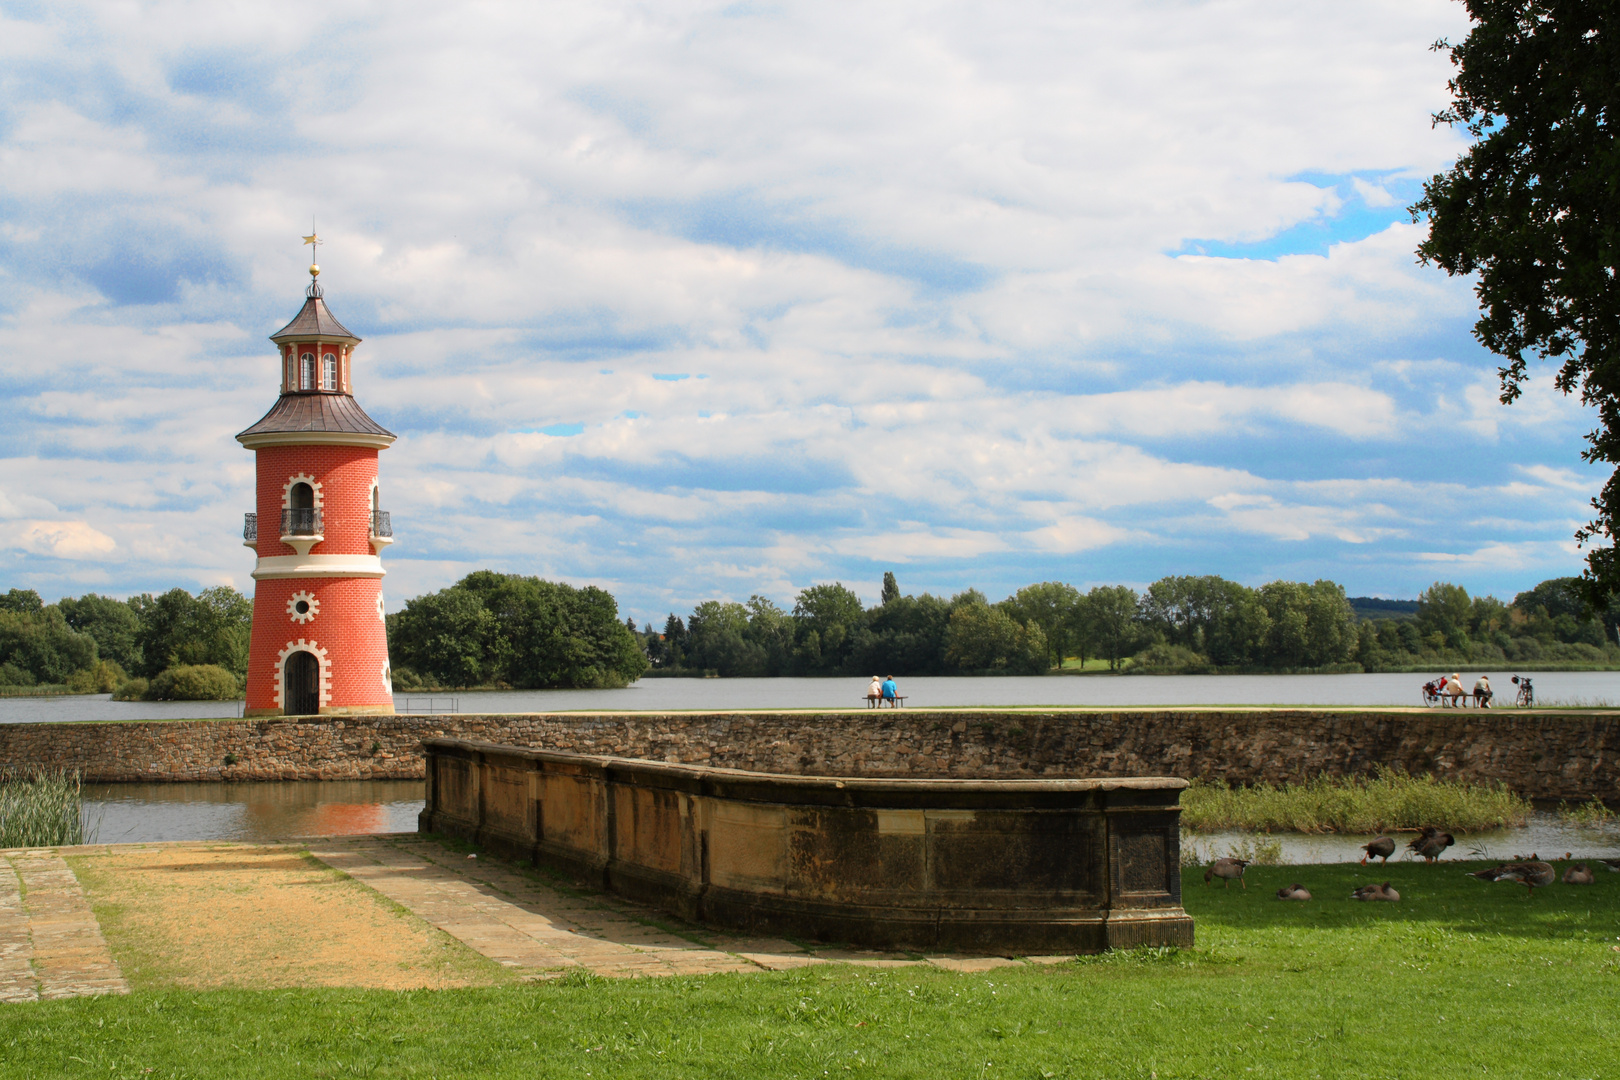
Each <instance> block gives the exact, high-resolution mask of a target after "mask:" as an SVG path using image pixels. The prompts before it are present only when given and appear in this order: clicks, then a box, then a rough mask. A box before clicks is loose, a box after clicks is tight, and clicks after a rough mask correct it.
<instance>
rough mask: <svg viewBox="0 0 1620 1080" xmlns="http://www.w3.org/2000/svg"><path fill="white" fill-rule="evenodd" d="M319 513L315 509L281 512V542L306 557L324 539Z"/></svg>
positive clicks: (304, 508)
mask: <svg viewBox="0 0 1620 1080" xmlns="http://www.w3.org/2000/svg"><path fill="white" fill-rule="evenodd" d="M323 529H324V525H323V524H322V521H321V512H320V510H319V508H316V507H299V508H297V509H292V510H283V511H282V512H281V542H282V543H283V544H286V545H287V546H288V547H290V548H292V549H293V550H294V551H296V552H298V554H300V555H308V554H309V549H310V548H312V547H314V546H315V545H316V544H318V543H320V542H321V541H322V540H325V539H326V536H325V535H324V532H323Z"/></svg>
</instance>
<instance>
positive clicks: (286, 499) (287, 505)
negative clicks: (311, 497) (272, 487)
mask: <svg viewBox="0 0 1620 1080" xmlns="http://www.w3.org/2000/svg"><path fill="white" fill-rule="evenodd" d="M294 484H308V485H309V488H310V490H311V491H313V492H314V493H315V509H317V510H320V509H322V508H323V507H322V503H321V482H320V481H319V480H317V479H315V478H314V477H313V476H311V475H309V473H302V472H301V473H299V474H297V475H296V476H293V477H290V478H288V480H287V482H286V483H285V484H282V485H281V508H282V509H283V510H291V509H292V489H293V485H294Z"/></svg>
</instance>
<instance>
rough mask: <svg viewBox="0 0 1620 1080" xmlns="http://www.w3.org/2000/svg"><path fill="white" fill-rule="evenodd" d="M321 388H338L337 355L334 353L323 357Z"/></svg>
mask: <svg viewBox="0 0 1620 1080" xmlns="http://www.w3.org/2000/svg"><path fill="white" fill-rule="evenodd" d="M321 389H322V390H336V389H337V356H336V355H335V354H333V353H327V354H326V355H325V356H323V357H321Z"/></svg>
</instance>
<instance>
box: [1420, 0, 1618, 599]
mask: <svg viewBox="0 0 1620 1080" xmlns="http://www.w3.org/2000/svg"><path fill="white" fill-rule="evenodd" d="M1465 3H1466V5H1467V8H1468V13H1469V16H1470V17H1471V19H1472V21H1473V27H1472V29H1471V30H1470V31H1469V34H1468V37H1467V39H1466V40H1464V41H1462V42H1460V43H1458V44H1452V43H1450V42H1447V41H1440V42H1437V43H1436V44H1435V48H1436V49H1438V50H1441V51H1444V52H1446V53H1448V54H1449V56H1450V58H1451V61H1452V63H1453V65H1455V68H1456V72H1455V74H1454V77H1453V78H1452V79H1451V81H1450V82H1449V83H1448V87H1449V89H1450V91H1451V95H1452V102H1451V105H1450V106H1449V107H1448V108H1447V109H1445V110H1444V111H1443V112H1440V113H1438V114H1436V116H1435V122H1436V123H1445V124H1453V125H1460V126H1462V127H1464V128H1465V129H1466V130H1467V131H1468V133H1469V134H1470V135H1471V136H1473V138H1474V140H1475V141H1474V142H1473V144H1472V145H1471V146H1470V147H1469V148H1468V150H1467V151H1466V152H1465V153H1464V154H1463V155H1462V156H1461V157H1460V158H1458V159H1457V162H1456V164H1454V165H1453V166H1452V167H1451V169H1450V170H1448V171H1447V172H1445V173H1441V174H1439V175H1436V176H1435V177H1433V178H1432V179H1431V180H1429V181H1428V182H1427V183H1426V184H1425V185H1424V188H1423V198H1422V199H1420V200H1419V201H1418V202H1416V203H1415V204H1413V206H1412V208H1411V211H1412V216H1413V220H1414V221H1416V220H1421V219H1422V218H1424V217H1425V216H1426V217H1427V218H1428V221H1429V235H1428V238H1427V239H1425V240H1424V241H1423V243H1422V244H1421V245H1419V247H1418V256H1419V258H1420V259H1421V260H1422V261H1423V262H1424V263H1425V264H1433V265H1435V266H1438V267H1440V268H1441V269H1443V270H1445V271H1446V272H1447V273H1449V274H1454V275H1455V274H1463V275H1466V274H1474V275H1477V280H1476V284H1475V293H1476V294H1477V295H1478V297H1479V303H1480V308H1481V314H1480V318H1479V320H1478V322H1476V323H1475V325H1474V334H1475V336H1476V337H1477V338H1478V339H1479V341H1480V343H1481V344H1483V345H1484V346H1485V347H1486V348H1488V349H1490V350H1491V351H1492V352H1493V353H1496V354H1497V355H1499V356H1501V357H1503V358H1504V359H1505V360H1506V361H1507V363H1506V364H1505V365H1504V366H1503V367H1502V368H1501V369H1500V376H1501V382H1502V401H1503V402H1504V403H1509V402H1512V401H1514V400H1516V399H1517V398H1518V397H1519V395H1520V394H1521V393H1522V390H1523V386H1524V383H1525V380H1526V379H1527V377H1528V368H1527V363H1526V357H1527V356H1535V357H1539V358H1541V359H1544V360H1545V359H1553V360H1557V361H1558V362H1559V365H1560V366H1559V368H1558V371H1557V374H1556V375H1555V377H1554V382H1555V384H1556V385H1557V387H1558V388H1559V389H1560V390H1561V391H1563V392H1564V393H1566V394H1567V393H1574V392H1577V391H1578V392H1579V394H1580V397H1581V400H1582V402H1584V403H1586V404H1588V405H1591V406H1593V407H1595V408H1596V410H1597V415H1598V426H1597V427H1596V428H1595V429H1594V430H1593V431H1592V432H1591V433H1590V434H1588V436H1587V443H1588V445H1587V447H1586V449H1585V450H1584V451H1583V453H1582V457H1584V458H1585V459H1586V460H1587V461H1591V462H1599V463H1603V464H1606V465H1611V466H1614V465H1620V281H1617V280H1616V273H1617V269H1620V139H1617V136H1616V124H1617V122H1620V112H1617V106H1620V5H1617V4H1616V3H1613V2H1611V0H1602V2H1594V0H1465ZM1592 506H1593V509H1594V511H1595V514H1594V517H1593V519H1592V521H1590V522H1589V523H1588V524H1586V525H1585V526H1584V527H1582V528H1581V529H1579V530H1578V531H1577V532H1576V538H1577V539H1578V540H1579V541H1580V542H1581V543H1582V544H1583V545H1587V546H1588V551H1587V571H1586V575H1585V578H1584V580H1583V593H1584V595H1585V598H1586V599H1587V600H1588V601H1589V602H1590V603H1591V604H1592V605H1593V606H1594V607H1604V606H1607V602H1608V597H1609V595H1610V594H1611V593H1612V592H1614V591H1615V590H1616V589H1617V588H1620V564H1617V562H1616V559H1615V547H1614V542H1615V539H1616V535H1617V533H1616V530H1617V527H1620V469H1617V470H1615V471H1614V472H1612V473H1611V474H1610V477H1609V479H1608V481H1607V482H1606V483H1605V484H1604V486H1603V489H1602V490H1601V492H1600V493H1599V494H1598V496H1597V497H1596V498H1594V499H1593V500H1592Z"/></svg>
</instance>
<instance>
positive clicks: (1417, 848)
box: [1204, 825, 1620, 901]
mask: <svg viewBox="0 0 1620 1080" xmlns="http://www.w3.org/2000/svg"><path fill="white" fill-rule="evenodd" d="M1456 842H1457V838H1456V837H1454V836H1452V835H1451V834H1450V833H1448V832H1446V831H1445V830H1444V829H1441V828H1438V827H1436V826H1434V825H1425V826H1424V827H1423V830H1422V831H1421V832H1419V833H1418V835H1417V836H1415V837H1413V838H1412V840H1411V842H1410V843H1408V844H1407V845H1406V850H1408V851H1410V852H1412V853H1413V854H1414V855H1418V856H1420V857H1421V858H1422V859H1423V861H1424V862H1426V863H1434V862H1437V861H1439V858H1440V856H1441V855H1443V854H1445V850H1446V848H1448V847H1450V846H1451V845H1453V844H1455V843H1456ZM1361 850H1362V851H1364V852H1366V854H1365V855H1363V856H1362V857H1361V865H1362V866H1366V865H1367V862H1368V860H1370V859H1382V860H1383V861H1384V862H1385V863H1387V862H1389V857H1390V856H1391V855H1393V854H1395V838H1394V837H1392V836H1380V837H1378V838H1377V839H1375V840H1373V841H1372V842H1371V843H1369V844H1363V845H1362V848H1361ZM1569 857H1570V856H1569V854H1568V853H1567V852H1566V853H1565V855H1564V860H1568V859H1569ZM1250 861H1251V860H1249V859H1216V860H1215V861H1214V862H1213V863H1211V864H1210V865H1209V869H1207V870H1205V871H1204V882H1205V884H1208V883H1210V882H1212V881H1214V880H1215V879H1216V878H1220V879H1221V882H1222V887H1223V888H1228V889H1230V888H1231V887H1232V882H1233V881H1236V882H1237V883H1238V885H1240V886H1242V887H1243V888H1245V889H1247V888H1248V887H1249V886H1248V885H1246V884H1244V881H1243V871H1245V870H1247V869H1248V868H1249V863H1250ZM1598 865H1600V866H1604V867H1606V868H1608V869H1609V870H1611V871H1614V872H1615V873H1620V859H1600V860H1598ZM1468 876H1469V877H1476V878H1479V879H1480V880H1481V881H1513V882H1517V883H1519V884H1520V885H1523V886H1524V887H1525V888H1526V889H1528V890H1530V891H1529V893H1528V894H1527V895H1529V896H1534V895H1535V893H1536V890H1537V889H1538V888H1543V887H1545V886H1547V885H1551V884H1552V883H1553V882H1554V881H1555V880H1557V876H1558V871H1557V870H1556V869H1555V868H1554V867H1553V865H1552V864H1551V863H1546V862H1542V861H1541V860H1540V858H1538V857H1537V856H1535V855H1531V856H1530V857H1529V858H1528V859H1520V860H1519V861H1517V862H1505V863H1498V864H1497V865H1495V866H1490V867H1486V868H1485V869H1484V870H1473V871H1470V872H1469V874H1468ZM1563 881H1564V884H1566V885H1590V884H1592V881H1593V874H1592V871H1591V868H1589V867H1588V866H1587V865H1586V864H1585V863H1583V862H1581V863H1576V864H1575V865H1574V866H1571V867H1570V868H1569V869H1567V870H1565V871H1564V877H1563ZM1310 898H1311V891H1310V890H1309V889H1307V888H1306V887H1305V886H1303V885H1301V884H1300V883H1299V882H1297V881H1296V882H1294V883H1293V884H1292V885H1285V886H1284V887H1283V888H1281V889H1278V890H1277V899H1279V900H1309V899H1310ZM1400 898H1401V894H1400V893H1399V892H1397V891H1396V890H1394V889H1393V888H1391V887H1390V884H1389V882H1387V881H1386V882H1384V883H1383V884H1382V885H1363V886H1361V887H1360V888H1359V889H1356V890H1355V891H1354V892H1352V893H1351V894H1350V899H1352V900H1388V901H1393V900H1399V899H1400Z"/></svg>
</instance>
